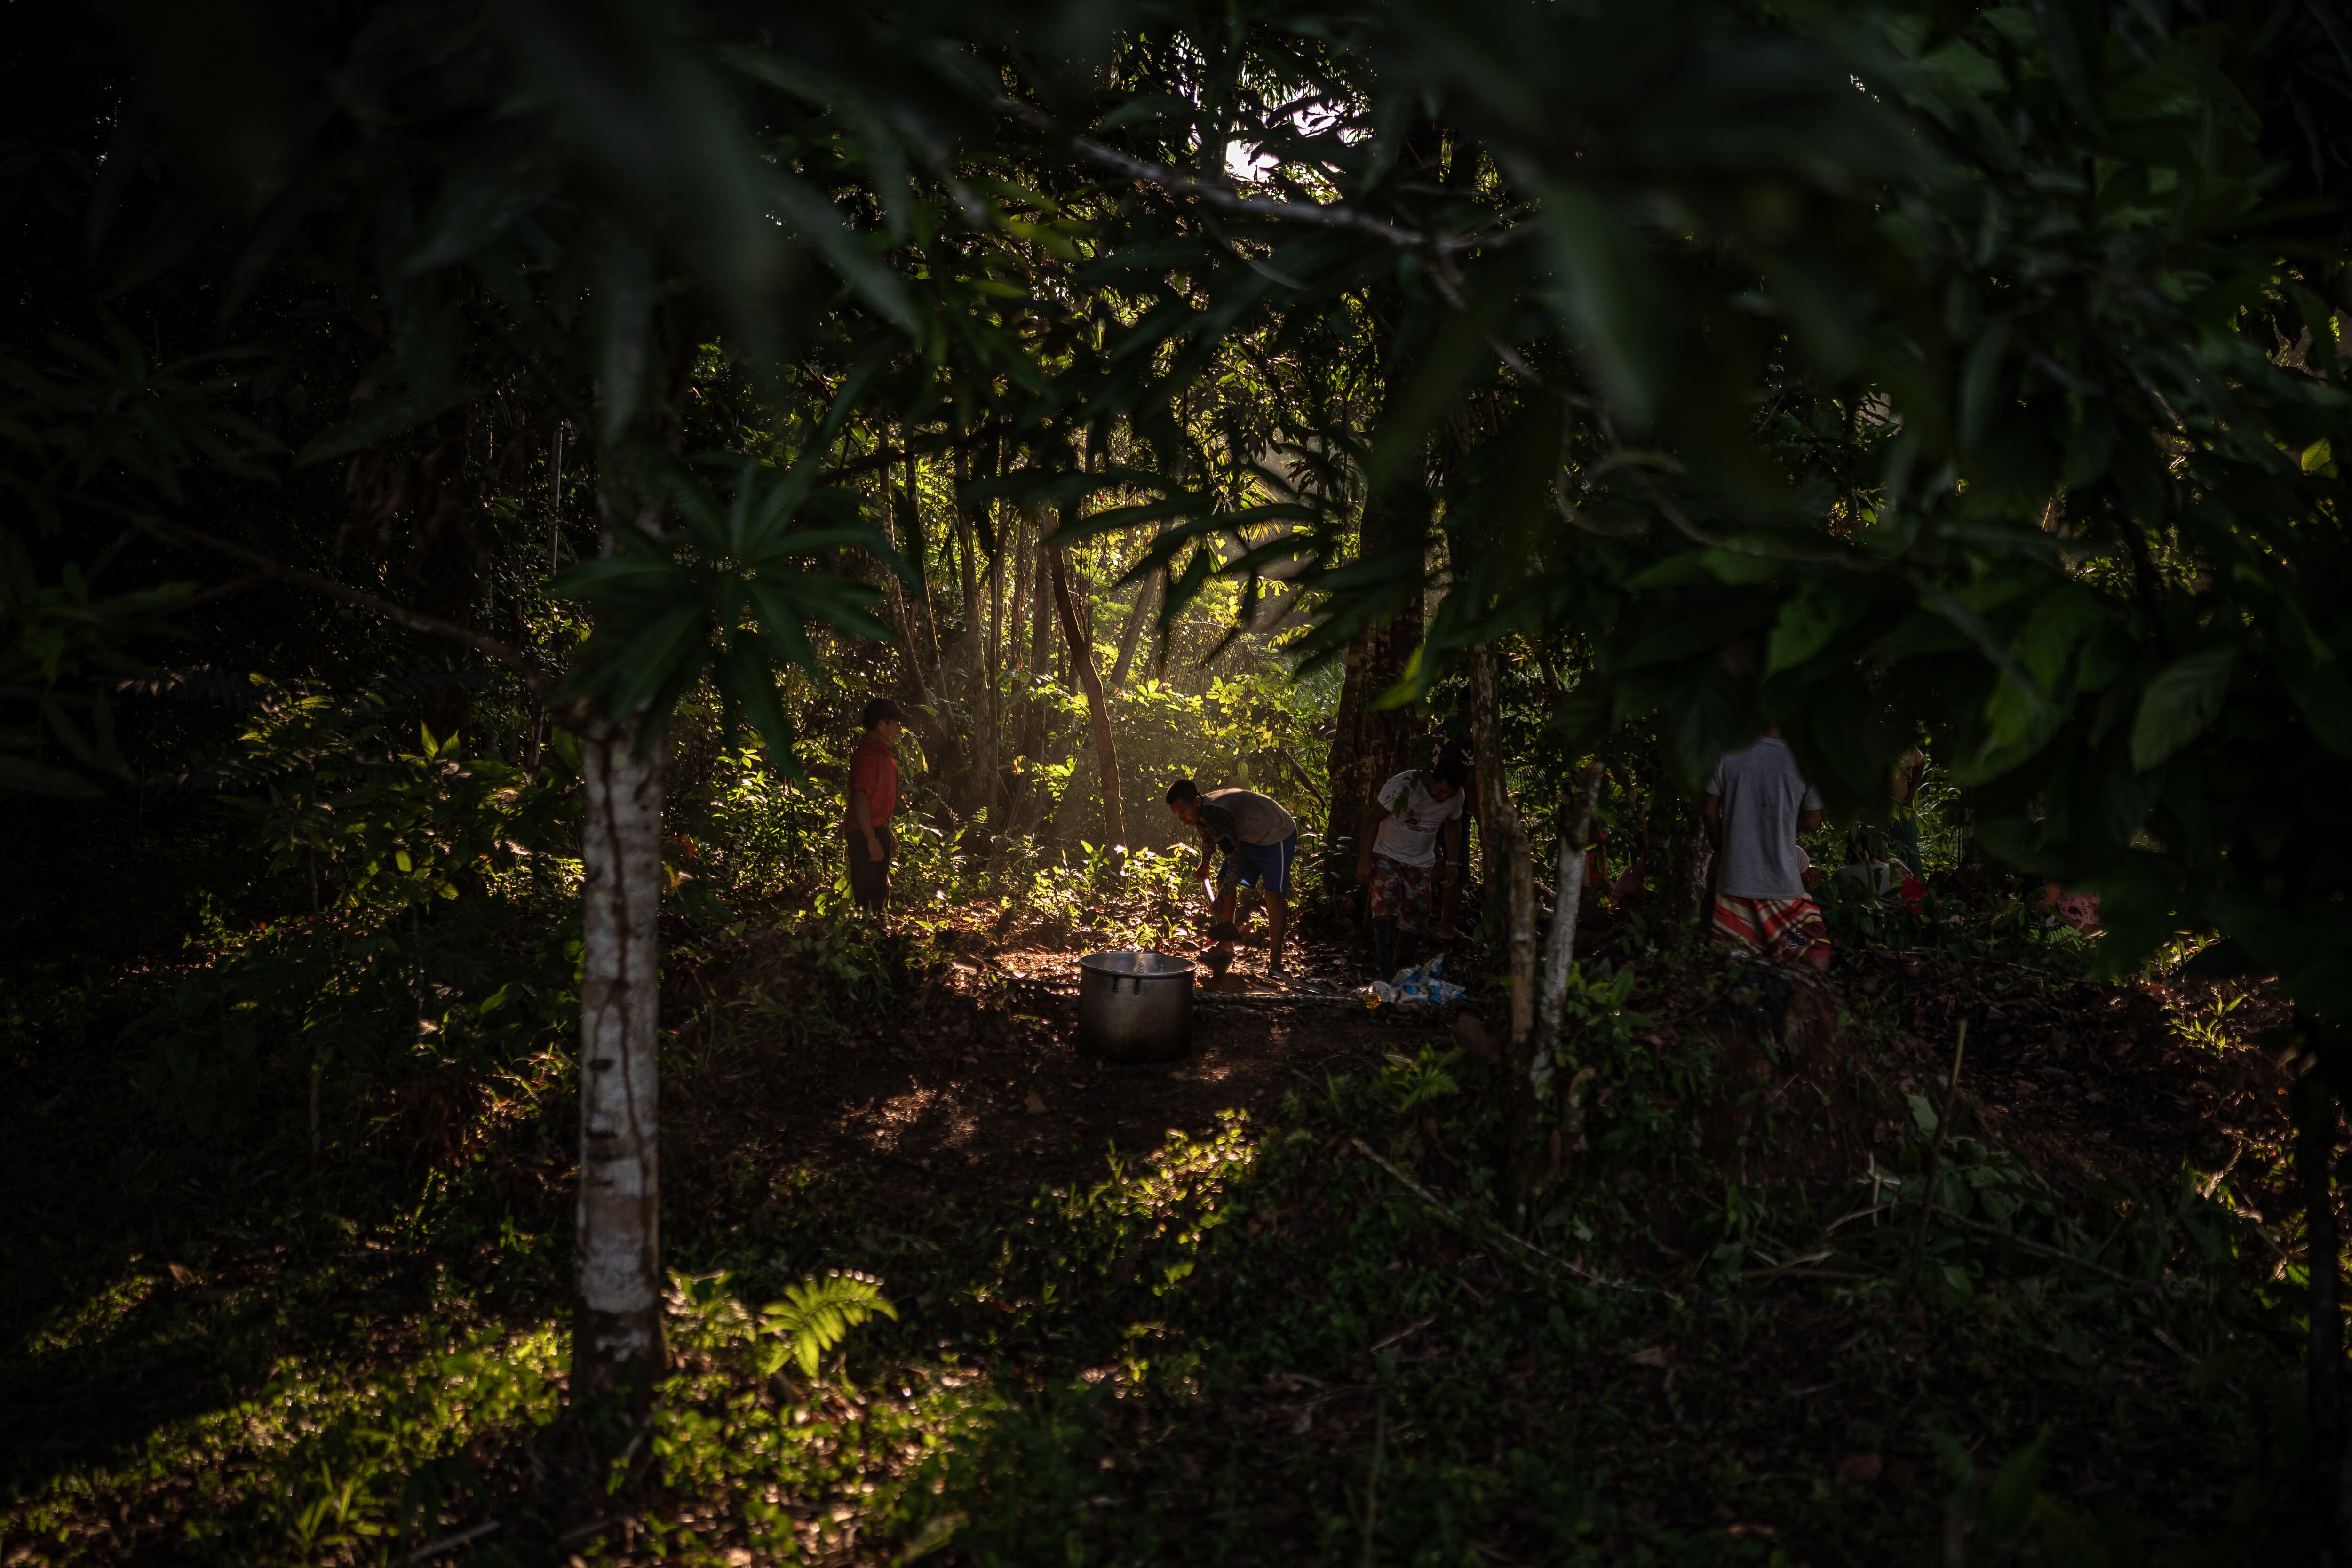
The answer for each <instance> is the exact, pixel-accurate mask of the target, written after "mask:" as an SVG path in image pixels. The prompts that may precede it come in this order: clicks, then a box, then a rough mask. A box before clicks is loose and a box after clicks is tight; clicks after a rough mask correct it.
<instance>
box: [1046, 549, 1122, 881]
mask: <svg viewBox="0 0 2352 1568" xmlns="http://www.w3.org/2000/svg"><path fill="white" fill-rule="evenodd" d="M1076 521H1077V512H1076V508H1075V507H1072V508H1067V509H1066V510H1064V511H1063V513H1062V526H1063V527H1064V528H1069V527H1071V526H1073V525H1074V524H1075V523H1076ZM1051 559H1052V562H1053V572H1054V605H1055V610H1056V611H1057V612H1058V613H1059V614H1060V616H1061V620H1062V636H1063V637H1064V638H1066V640H1067V641H1068V643H1069V645H1070V668H1071V669H1072V670H1073V671H1074V672H1075V673H1076V675H1077V678H1078V684H1079V686H1080V687H1082V688H1083V689H1085V691H1086V694H1087V719H1088V721H1090V722H1091V723H1092V725H1093V727H1094V732H1095V761H1096V762H1097V763H1098V764H1099V765H1100V767H1101V770H1102V802H1103V834H1104V837H1105V841H1106V842H1107V843H1109V844H1113V845H1117V846H1120V847H1124V846H1125V845H1126V843H1127V814H1126V812H1125V811H1124V810H1123V809H1122V808H1121V807H1120V805H1119V785H1118V745H1117V743H1116V742H1114V741H1113V740H1112V739H1111V732H1110V704H1109V703H1108V701H1106V700H1104V697H1103V685H1102V681H1101V679H1100V678H1098V677H1097V675H1096V674H1095V650H1094V647H1093V644H1092V641H1091V639H1090V638H1089V637H1088V636H1087V632H1086V629H1085V628H1084V627H1083V626H1080V625H1079V622H1078V610H1077V605H1076V604H1075V603H1074V602H1073V601H1072V599H1071V596H1070V573H1069V566H1068V563H1067V562H1066V560H1065V559H1064V557H1063V554H1062V551H1061V550H1060V548H1059V547H1058V546H1057V547H1055V549H1054V550H1053V551H1052V555H1051Z"/></svg>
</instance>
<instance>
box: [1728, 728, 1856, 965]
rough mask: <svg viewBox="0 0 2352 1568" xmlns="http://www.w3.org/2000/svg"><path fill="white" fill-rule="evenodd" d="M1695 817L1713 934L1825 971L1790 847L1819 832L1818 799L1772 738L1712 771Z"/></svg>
mask: <svg viewBox="0 0 2352 1568" xmlns="http://www.w3.org/2000/svg"><path fill="white" fill-rule="evenodd" d="M1701 814H1702V816H1704V817H1705V819H1706V831H1707V837H1710V838H1712V839H1714V840H1715V846H1716V884H1715V910H1714V916H1713V921H1712V923H1713V925H1714V928H1715V931H1716V932H1717V934H1718V935H1720V936H1722V937H1723V938H1725V939H1726V940H1727V941H1728V942H1732V943H1734V944H1735V945H1738V946H1740V947H1747V948H1752V949H1754V950H1756V951H1758V952H1762V953H1764V954H1765V955H1767V956H1768V957H1771V958H1777V959H1780V960H1781V961H1783V962H1802V963H1810V964H1811V965H1812V966H1813V967H1814V968H1816V969H1826V968H1827V967H1829V962H1830V952H1831V949H1830V933H1829V927H1828V926H1827V925H1826V924H1825V923H1824V922H1823V921H1822V911H1821V906H1820V905H1818V904H1816V903H1814V902H1813V900H1812V897H1811V895H1810V894H1809V893H1807V892H1806V890H1805V863H1806V862H1805V852H1804V850H1803V849H1802V848H1801V847H1799V846H1798V844H1797V835H1798V834H1800V833H1806V832H1811V830H1812V829H1814V828H1816V827H1819V826H1821V825H1822V797H1821V793H1820V792H1819V791H1818V790H1816V789H1814V788H1813V787H1812V785H1811V784H1807V783H1806V782H1805V775H1804V773H1802V772H1801V771H1800V770H1799V768H1798V767H1797V759H1796V755H1795V753H1793V752H1790V750H1789V742H1786V741H1784V740H1782V739H1781V738H1780V731H1778V730H1767V731H1764V734H1763V737H1762V738H1761V739H1760V740H1759V741H1757V742H1755V743H1754V744H1752V745H1749V746H1747V747H1744V748H1742V749H1741V750H1739V751H1737V752H1728V753H1727V754H1726V755H1725V756H1724V758H1723V760H1722V761H1720V762H1718V763H1716V764H1715V773H1714V775H1713V776H1712V777H1710V778H1709V779H1708V780H1707V783H1706V801H1705V802H1704V803H1703V805H1702V806H1701Z"/></svg>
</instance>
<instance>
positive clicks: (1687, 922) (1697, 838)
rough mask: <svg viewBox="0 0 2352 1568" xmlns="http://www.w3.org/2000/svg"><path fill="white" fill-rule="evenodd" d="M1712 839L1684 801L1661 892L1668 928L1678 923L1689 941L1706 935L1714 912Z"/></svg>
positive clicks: (1692, 809) (1713, 849) (1703, 824)
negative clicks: (1673, 850) (1663, 890)
mask: <svg viewBox="0 0 2352 1568" xmlns="http://www.w3.org/2000/svg"><path fill="white" fill-rule="evenodd" d="M1714 890H1715V843H1714V841H1713V840H1712V839H1710V838H1708V837H1707V836H1706V824H1705V823H1703V822H1701V821H1700V820H1699V815H1698V808H1697V807H1696V806H1695V805H1688V804H1685V805H1684V806H1683V808H1682V821H1681V824H1680V825H1679V826H1678V827H1677V828H1676V830H1675V855H1674V865H1673V867H1672V868H1671V869H1670V871H1669V872H1668V875H1667V880H1666V885H1665V894H1666V898H1667V900H1668V902H1667V913H1668V915H1669V916H1670V917H1671V924H1670V925H1669V928H1668V929H1669V930H1672V929H1674V928H1675V927H1677V926H1678V927H1680V928H1681V929H1682V930H1684V931H1687V932H1688V933H1689V935H1690V940H1691V941H1693V942H1701V941H1704V940H1705V939H1706V931H1707V927H1708V924H1709V922H1710V921H1711V920H1712V919H1713V917H1714V913H1715V899H1714Z"/></svg>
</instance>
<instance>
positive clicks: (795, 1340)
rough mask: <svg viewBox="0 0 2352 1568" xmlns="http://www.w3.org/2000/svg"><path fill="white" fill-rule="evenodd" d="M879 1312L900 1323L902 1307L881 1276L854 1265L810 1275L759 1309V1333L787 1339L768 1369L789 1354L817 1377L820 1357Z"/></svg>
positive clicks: (775, 1366)
mask: <svg viewBox="0 0 2352 1568" xmlns="http://www.w3.org/2000/svg"><path fill="white" fill-rule="evenodd" d="M877 1313H878V1314H880V1315H881V1316H883V1317H886V1318H888V1319H890V1320H891V1321H894V1322H895V1321H898V1308H896V1307H894V1306H892V1305H891V1304H890V1299H889V1298H888V1297H887V1296H885V1295H883V1294H882V1281H881V1280H879V1279H876V1278H875V1277H874V1276H872V1275H871V1274H861V1273H859V1272H858V1271H857V1270H856V1269H854V1268H851V1269H841V1268H835V1269H830V1270H828V1271H827V1272H826V1273H825V1274H824V1277H823V1278H819V1277H817V1276H815V1275H811V1276H810V1277H809V1278H808V1279H803V1280H802V1281H801V1282H800V1283H799V1284H797V1285H787V1286H785V1287H784V1299H783V1300H781V1301H774V1302H771V1303H770V1304H768V1305H767V1306H765V1307H762V1308H761V1309H760V1331H761V1332H762V1333H771V1334H774V1335H775V1336H776V1337H777V1338H778V1339H779V1340H780V1341H782V1344H780V1345H779V1346H778V1347H777V1349H776V1352H775V1355H774V1358H773V1364H772V1365H769V1366H767V1367H765V1368H764V1370H765V1371H767V1372H770V1373H772V1372H774V1371H775V1370H776V1368H777V1367H778V1366H781V1365H782V1364H783V1360H784V1356H785V1354H786V1353H789V1354H790V1355H791V1356H792V1358H793V1360H795V1361H797V1362H799V1363H800V1368H801V1372H802V1373H803V1375H805V1376H808V1377H814V1376H815V1375H816V1367H817V1358H818V1357H820V1356H822V1355H823V1354H824V1352H827V1351H829V1350H831V1349H833V1347H834V1346H835V1345H837V1344H839V1343H840V1342H842V1341H844V1340H845V1339H847V1338H848V1337H849V1331H850V1330H852V1329H854V1328H856V1327H857V1325H858V1324H860V1323H863V1322H865V1321H866V1320H868V1319H869V1318H872V1317H874V1316H875V1315H876V1314H877Z"/></svg>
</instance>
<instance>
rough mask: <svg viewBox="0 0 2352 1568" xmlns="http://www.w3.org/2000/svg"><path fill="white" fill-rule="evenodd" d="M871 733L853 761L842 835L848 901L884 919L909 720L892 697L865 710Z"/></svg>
mask: <svg viewBox="0 0 2352 1568" xmlns="http://www.w3.org/2000/svg"><path fill="white" fill-rule="evenodd" d="M864 721H865V725H866V733H865V735H864V736H863V737H862V738H860V739H859V741H858V742H857V750H856V751H855V752H851V753H850V757H849V818H848V820H847V821H846V822H845V823H844V824H843V826H842V834H843V837H844V839H845V847H846V849H847V852H848V855H849V896H850V898H851V899H852V900H855V901H856V905H857V907H858V908H859V909H861V910H870V911H871V912H873V913H875V914H877V915H878V914H880V913H881V912H882V910H883V909H884V907H885V906H887V904H888V903H889V901H890V857H891V856H892V855H893V854H894V853H895V852H896V851H897V849H898V841H897V840H896V839H894V838H892V837H890V818H891V816H893V815H894V814H895V813H896V812H897V811H898V754H897V753H896V752H893V751H892V750H891V748H892V747H894V746H896V745H897V744H898V731H900V729H902V728H903V727H904V726H905V724H906V721H907V716H906V715H905V714H904V713H901V712H900V711H899V710H898V704H897V703H896V702H893V701H891V700H889V699H888V698H887V697H877V698H876V699H874V700H873V701H871V702H868V703H867V704H866V713H865V720H864Z"/></svg>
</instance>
